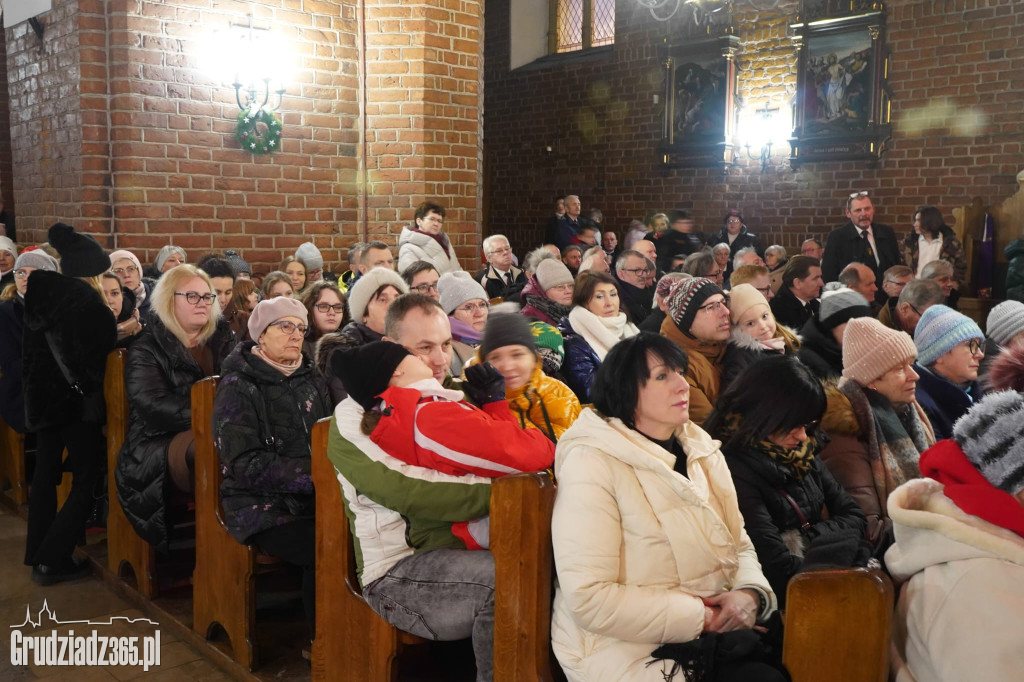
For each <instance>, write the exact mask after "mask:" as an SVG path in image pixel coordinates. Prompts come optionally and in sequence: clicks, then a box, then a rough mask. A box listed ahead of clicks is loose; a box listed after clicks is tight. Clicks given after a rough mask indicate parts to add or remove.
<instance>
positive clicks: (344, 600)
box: [312, 418, 426, 682]
mask: <svg viewBox="0 0 1024 682" xmlns="http://www.w3.org/2000/svg"><path fill="white" fill-rule="evenodd" d="M330 430H331V419H330V418H325V419H321V420H320V421H318V422H317V423H316V425H315V426H314V427H313V455H312V456H313V462H312V470H313V487H314V488H315V489H316V603H317V606H316V639H314V640H313V661H312V664H313V680H314V681H319V680H325V681H326V680H331V681H335V680H336V681H337V682H392V680H396V679H397V674H398V666H397V665H396V663H397V661H396V659H397V657H398V655H399V653H400V652H401V650H402V647H404V646H408V645H413V644H421V643H423V642H425V641H426V640H423V639H421V638H419V637H416V636H415V635H410V634H408V633H405V632H402V631H400V630H399V629H398V628H396V627H394V626H393V625H391V624H389V623H388V622H387V621H385V620H384V619H383V618H381V617H380V616H379V615H377V613H376V612H375V611H374V610H373V609H371V608H370V607H369V605H367V603H366V602H365V601H363V595H362V590H361V589H360V587H359V579H358V577H357V575H356V559H355V546H354V544H353V541H352V534H351V533H350V532H349V527H348V517H347V516H346V515H345V507H344V502H343V500H342V495H341V485H340V484H339V483H338V478H337V472H336V471H335V470H334V465H333V464H331V461H330V460H329V459H328V458H327V440H328V435H329V434H330ZM341 576H344V580H341V579H339V578H340V577H341Z"/></svg>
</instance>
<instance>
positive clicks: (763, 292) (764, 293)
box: [754, 284, 772, 298]
mask: <svg viewBox="0 0 1024 682" xmlns="http://www.w3.org/2000/svg"><path fill="white" fill-rule="evenodd" d="M754 288H755V289H757V290H758V291H760V292H761V295H762V296H764V297H765V298H768V294H770V293H771V291H772V285H770V284H769V285H768V286H766V287H765V288H764V289H762V288H761V287H754Z"/></svg>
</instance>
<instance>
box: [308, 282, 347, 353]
mask: <svg viewBox="0 0 1024 682" xmlns="http://www.w3.org/2000/svg"><path fill="white" fill-rule="evenodd" d="M328 290H329V291H333V292H334V293H336V294H337V295H338V299H339V300H340V301H341V304H342V305H343V306H344V308H343V309H342V312H341V324H340V325H338V329H341V328H342V327H344V326H345V325H346V324H348V322H349V316H348V297H346V296H345V294H343V293H342V292H341V289H339V288H338V285H337V284H335V283H334V282H332V281H331V280H329V279H322V280H320V281H318V282H313V283H312V284H311V285H310V286H309V288H308V289H306V291H305V293H304V294H302V296H301V297H300V298H299V301H300V302H301V303H302V305H304V306H306V314H307V315H308V316H309V333H310V338H315V339H318V338H320V336H322V335H321V334H320V332H319V331H318V330H317V328H316V325H315V324H313V306H315V305H316V304H317V303H319V302H320V296H321V295H322V294H323V293H324V292H325V291H328Z"/></svg>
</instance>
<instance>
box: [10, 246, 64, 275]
mask: <svg viewBox="0 0 1024 682" xmlns="http://www.w3.org/2000/svg"><path fill="white" fill-rule="evenodd" d="M21 268H35V269H36V270H49V271H50V272H60V266H59V265H58V264H57V259H56V258H54V257H53V256H51V255H50V254H48V253H46V252H45V251H43V250H42V249H32V250H31V251H22V252H21V255H20V256H18V260H16V261H14V269H15V270H20V269H21Z"/></svg>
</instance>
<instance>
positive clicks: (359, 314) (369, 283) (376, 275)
mask: <svg viewBox="0 0 1024 682" xmlns="http://www.w3.org/2000/svg"><path fill="white" fill-rule="evenodd" d="M385 284H389V285H391V286H393V287H394V288H396V289H398V292H399V293H402V294H407V293H409V285H408V284H406V283H405V280H404V279H402V278H401V277H399V276H398V273H397V272H395V271H394V270H391V269H390V268H385V267H379V268H373V269H372V270H370V271H369V272H367V273H366V274H365V275H363V276H362V277H360V278H359V281H357V282H356V283H355V284H353V285H352V286H351V287H349V289H348V314H349V316H350V317H351V318H352V319H353V320H354V321H355V322H362V321H363V316H364V315H366V307H367V306H368V305H370V298H372V297H373V292H375V291H377V289H380V288H381V287H382V286H384V285H385Z"/></svg>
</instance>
